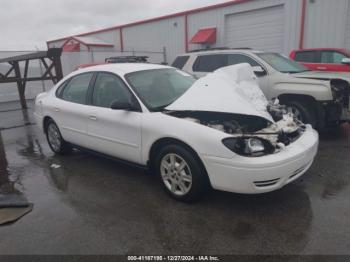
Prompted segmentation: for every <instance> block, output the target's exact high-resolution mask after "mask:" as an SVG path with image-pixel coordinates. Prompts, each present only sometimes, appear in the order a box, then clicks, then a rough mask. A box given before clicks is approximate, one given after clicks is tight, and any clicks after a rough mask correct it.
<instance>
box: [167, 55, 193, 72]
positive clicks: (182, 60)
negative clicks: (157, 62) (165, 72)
mask: <svg viewBox="0 0 350 262" xmlns="http://www.w3.org/2000/svg"><path fill="white" fill-rule="evenodd" d="M189 58H190V57H189V56H178V57H176V59H175V61H174V62H173V63H172V64H171V66H172V67H176V68H178V69H182V68H183V67H184V65H185V64H186V63H187V61H188V59H189Z"/></svg>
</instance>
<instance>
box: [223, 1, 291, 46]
mask: <svg viewBox="0 0 350 262" xmlns="http://www.w3.org/2000/svg"><path fill="white" fill-rule="evenodd" d="M225 19H226V20H225V26H226V27H225V30H226V38H225V39H226V42H225V44H226V46H228V47H251V48H254V49H259V50H264V51H276V52H282V50H283V30H284V20H285V19H284V6H283V5H279V6H274V7H268V8H263V9H258V10H254V11H249V12H243V13H238V14H232V15H228V16H226V18H225Z"/></svg>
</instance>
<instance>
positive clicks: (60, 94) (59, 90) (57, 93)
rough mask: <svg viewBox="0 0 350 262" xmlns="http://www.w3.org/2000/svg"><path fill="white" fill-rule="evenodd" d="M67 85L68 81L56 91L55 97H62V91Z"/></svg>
mask: <svg viewBox="0 0 350 262" xmlns="http://www.w3.org/2000/svg"><path fill="white" fill-rule="evenodd" d="M68 83H69V80H66V81H64V82H63V83H62V84H61V85H60V86H59V87H58V88H57V90H56V96H57V97H62V92H63V89H64V88H65V87H66V85H67V84H68Z"/></svg>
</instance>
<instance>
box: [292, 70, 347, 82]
mask: <svg viewBox="0 0 350 262" xmlns="http://www.w3.org/2000/svg"><path fill="white" fill-rule="evenodd" d="M293 76H295V77H298V78H311V79H319V80H330V79H335V78H336V79H344V80H346V81H348V82H350V73H346V72H324V71H306V72H302V73H296V74H293Z"/></svg>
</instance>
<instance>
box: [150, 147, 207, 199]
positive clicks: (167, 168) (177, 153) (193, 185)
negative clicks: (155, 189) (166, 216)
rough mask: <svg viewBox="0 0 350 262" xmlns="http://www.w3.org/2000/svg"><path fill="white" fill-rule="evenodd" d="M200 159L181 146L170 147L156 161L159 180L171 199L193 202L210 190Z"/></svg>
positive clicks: (163, 150)
mask: <svg viewBox="0 0 350 262" xmlns="http://www.w3.org/2000/svg"><path fill="white" fill-rule="evenodd" d="M199 161H200V160H199V159H198V157H196V156H195V155H194V153H193V152H191V151H190V150H188V149H187V148H185V147H182V146H180V145H168V146H165V147H164V148H162V149H161V150H160V152H159V153H158V155H157V157H156V160H155V168H156V172H157V176H158V179H159V181H160V183H161V185H162V187H163V189H164V190H165V191H166V193H168V194H169V195H170V196H171V197H173V198H175V199H177V200H180V201H184V202H191V201H194V200H197V199H198V198H200V197H201V196H202V195H203V193H204V192H205V191H206V190H207V189H208V184H209V182H208V178H207V174H206V172H205V170H204V168H203V167H202V165H201V163H200V162H199Z"/></svg>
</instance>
